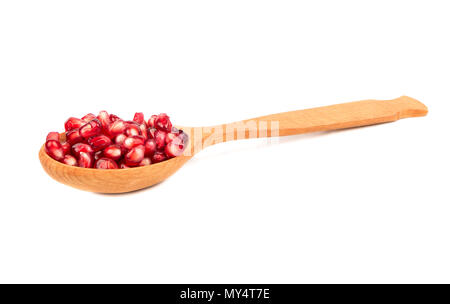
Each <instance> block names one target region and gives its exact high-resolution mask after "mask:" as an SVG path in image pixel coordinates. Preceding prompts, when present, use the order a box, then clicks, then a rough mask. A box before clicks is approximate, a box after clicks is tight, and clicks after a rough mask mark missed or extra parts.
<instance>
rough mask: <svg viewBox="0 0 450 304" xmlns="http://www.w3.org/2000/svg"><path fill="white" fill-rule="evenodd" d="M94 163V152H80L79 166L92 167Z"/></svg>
mask: <svg viewBox="0 0 450 304" xmlns="http://www.w3.org/2000/svg"><path fill="white" fill-rule="evenodd" d="M93 163H94V160H93V157H92V154H90V153H86V152H80V156H79V157H78V166H79V167H81V168H92V165H93Z"/></svg>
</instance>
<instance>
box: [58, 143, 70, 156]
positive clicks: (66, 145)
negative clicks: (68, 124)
mask: <svg viewBox="0 0 450 304" xmlns="http://www.w3.org/2000/svg"><path fill="white" fill-rule="evenodd" d="M61 148H62V149H63V152H64V155H66V154H70V150H71V149H72V146H71V145H70V144H69V143H68V142H65V143H63V144H61Z"/></svg>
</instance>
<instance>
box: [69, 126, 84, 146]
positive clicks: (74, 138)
mask: <svg viewBox="0 0 450 304" xmlns="http://www.w3.org/2000/svg"><path fill="white" fill-rule="evenodd" d="M66 140H67V142H68V143H69V144H71V145H74V144H77V143H80V142H82V141H83V136H81V134H80V129H74V130H71V131H68V132H66Z"/></svg>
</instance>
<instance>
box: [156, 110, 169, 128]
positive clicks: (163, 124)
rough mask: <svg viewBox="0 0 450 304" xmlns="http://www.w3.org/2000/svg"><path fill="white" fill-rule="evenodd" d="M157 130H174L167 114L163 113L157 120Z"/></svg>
mask: <svg viewBox="0 0 450 304" xmlns="http://www.w3.org/2000/svg"><path fill="white" fill-rule="evenodd" d="M155 128H156V129H158V130H161V131H166V132H170V131H171V130H172V123H171V122H170V118H169V116H167V114H165V113H161V114H159V115H158V117H157V118H156V119H155Z"/></svg>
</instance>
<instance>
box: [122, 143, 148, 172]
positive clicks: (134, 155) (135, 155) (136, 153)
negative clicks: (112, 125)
mask: <svg viewBox="0 0 450 304" xmlns="http://www.w3.org/2000/svg"><path fill="white" fill-rule="evenodd" d="M144 155H145V148H144V146H137V147H135V148H133V149H131V150H130V152H128V153H127V154H126V155H125V164H126V165H127V166H130V167H135V166H137V165H139V163H140V162H141V161H142V160H143V159H144Z"/></svg>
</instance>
